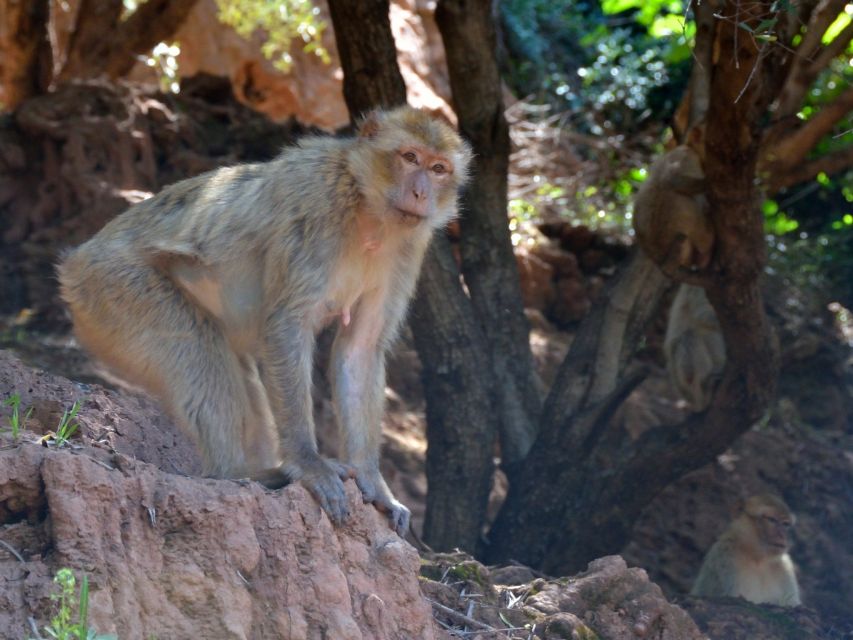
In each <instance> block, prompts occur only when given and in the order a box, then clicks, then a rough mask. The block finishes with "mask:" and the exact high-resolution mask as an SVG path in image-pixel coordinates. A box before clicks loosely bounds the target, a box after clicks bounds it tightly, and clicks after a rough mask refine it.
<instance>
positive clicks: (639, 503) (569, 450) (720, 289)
mask: <svg viewBox="0 0 853 640" xmlns="http://www.w3.org/2000/svg"><path fill="white" fill-rule="evenodd" d="M765 9H766V10H767V11H770V6H769V3H768V5H767V6H766V7H765ZM758 13H761V12H760V11H756V14H758ZM722 15H736V7H734V6H733V5H732V4H730V5H727V6H726V8H725V10H724V12H723V14H722ZM740 29H741V27H740V26H739V24H738V22H737V21H734V20H731V21H730V20H725V19H721V20H718V21H717V23H716V34H715V38H713V39H712V40H713V42H709V46H714V47H716V48H715V51H719V52H720V53H719V56H717V57H716V58H717V59H716V60H715V62H714V64H713V67H712V68H711V69H710V70H709V75H708V80H709V82H710V85H709V86H710V92H709V94H708V95H710V96H711V99H710V106H709V109H708V111H707V118H706V121H705V122H706V130H707V134H706V162H705V170H706V175H707V178H708V185H709V188H708V192H707V195H708V198H709V201H710V204H711V211H712V219H713V224H714V228H715V232H716V242H717V245H716V246H717V248H716V255H715V260H714V262H713V263H712V265H711V267H710V268H709V269H707V270H706V271H704V272H702V273H701V274H699V275H696V274H684V273H681V274H678V275H677V277H679V278H680V279H684V280H689V281H691V282H694V283H696V284H702V285H703V286H705V288H706V293H707V295H708V298H709V300H710V302H711V304H712V305H713V307H714V309H715V311H716V312H717V315H718V317H719V318H720V322H721V325H722V331H723V336H724V338H725V342H726V351H727V353H728V354H729V357H728V361H727V364H726V369H725V371H724V374H723V379H722V381H721V383H720V385H719V387H718V388H717V391H716V393H715V395H714V398H713V400H712V403H711V406H710V408H709V410H708V411H707V412H705V413H698V414H693V415H691V416H690V417H689V418H688V419H687V420H686V421H685V422H684V423H683V424H681V425H678V426H676V427H659V428H657V429H653V430H651V431H648V432H646V433H645V434H644V435H643V436H641V437H640V438H639V439H638V440H637V441H636V442H629V441H626V438H627V436H626V434H624V433H620V432H619V431H618V430H616V429H614V428H613V427H612V426H610V425H608V422H609V420H608V415H607V414H608V412H609V413H612V411H613V409H615V407H616V406H618V402H619V401H620V400H621V397H623V396H624V394H625V392H626V391H627V390H629V389H630V377H631V376H630V375H626V376H624V378H623V381H622V382H621V383H618V384H614V385H613V387H612V391H611V392H610V396H611V398H610V399H609V400H608V399H607V397H606V396H605V399H604V400H602V401H600V402H598V403H595V402H591V403H590V402H587V401H584V400H581V401H580V402H575V403H571V402H569V403H567V402H560V401H559V398H557V399H554V398H553V394H554V392H552V398H551V399H549V403H548V405H547V407H546V410H545V412H546V416H547V418H548V419H547V420H543V425H542V431H541V433H540V437H539V439H538V440H537V441H536V443H535V444H534V446H533V448H532V449H531V452H530V455H529V456H528V459H527V461H526V464H525V466H524V468H523V469H522V470H521V471H520V472H519V473H518V474H516V475H515V476H514V477H513V478H511V483H510V489H509V493H508V495H507V499H506V502H505V504H504V506H503V508H502V510H501V512H500V513H499V515H498V518H497V520H496V522H495V524H494V526H493V527H492V530H491V531H490V534H489V540H490V544H489V546H488V548H487V549H486V557H487V559H488V560H489V561H492V562H496V561H501V560H506V559H508V558H514V559H517V560H520V561H522V562H526V563H528V564H531V565H533V566H537V567H541V568H543V569H544V570H545V571H547V572H549V573H555V574H560V573H565V572H571V571H575V570H578V569H581V568H582V567H583V566H584V564H585V563H586V562H588V561H589V560H591V559H592V558H595V557H597V556H600V555H602V554H606V553H614V552H618V551H619V550H620V549H621V548H622V546H623V545H624V544H625V543H626V542H627V540H628V536H629V535H630V532H631V527H632V525H633V523H634V521H635V520H636V518H637V517H638V516H639V514H640V512H641V511H642V509H643V508H644V507H645V506H646V505H647V504H648V503H649V502H650V501H651V500H652V499H653V498H654V497H655V496H656V495H657V494H658V493H659V492H660V491H661V490H662V489H663V488H664V487H666V486H667V485H668V484H670V483H671V482H673V481H675V480H676V479H678V478H679V477H681V476H682V475H684V474H685V473H687V472H688V471H691V470H692V469H695V468H697V467H699V466H701V465H703V464H706V463H708V462H711V461H712V460H714V458H715V457H716V456H717V455H719V454H720V453H722V452H723V451H725V450H726V448H728V447H729V446H730V445H731V443H732V442H733V441H734V440H735V438H737V437H738V436H739V435H740V434H741V433H743V432H744V431H745V430H747V429H748V428H749V427H750V426H751V425H752V424H753V423H754V421H755V420H757V419H758V418H759V417H760V416H761V415H762V413H763V412H764V411H765V409H766V408H767V406H768V405H769V403H770V401H771V399H772V398H773V395H774V392H775V385H776V378H777V374H778V366H779V363H778V353H777V348H776V345H775V342H774V339H773V332H772V329H771V327H770V325H769V323H768V320H767V317H766V315H765V312H764V308H763V305H762V301H761V292H760V289H759V277H760V275H761V272H762V268H763V265H764V255H765V252H764V236H763V232H762V220H763V218H762V214H761V211H760V209H759V208H758V207H757V206H756V202H757V193H756V191H755V170H756V160H757V157H758V152H759V142H760V136H759V135H757V133H758V129H757V127H758V125H759V123H760V122H761V120H762V118H763V117H764V114H765V112H766V109H767V107H768V105H769V104H770V103H771V101H772V100H773V98H774V97H775V95H776V93H775V91H777V90H778V84H777V83H774V82H772V81H771V78H770V76H771V75H772V74H773V73H774V71H775V68H774V64H777V63H778V59H776V58H775V57H774V56H773V55H760V53H761V52H760V50H759V46H760V45H759V44H758V41H757V40H754V39H752V38H749V37H745V36H744V34H745V33H746V31H745V30H744V31H739V30H740ZM738 36H739V37H738ZM700 59H701V54H700ZM699 93H700V94H701V93H703V92H699ZM638 265H639V263H638V262H636V261H634V262H632V263H631V264H630V265H629V266H628V269H627V272H626V273H625V274H623V276H622V277H623V279H624V278H625V277H626V276H629V274H631V273H632V272H633V273H636V271H635V270H636V269H638V268H639V266H638ZM615 288H616V289H617V290H618V289H619V283H617V284H616V285H615ZM592 323H600V324H601V326H602V327H603V326H605V325H606V318H604V319H601V318H599V317H596V312H594V313H593V314H591V316H590V317H589V318H587V320H586V321H585V322H584V324H583V326H582V328H581V331H580V332H579V334H578V336H577V337H576V338H575V343H577V342H578V341H580V340H581V339H582V337H583V336H584V333H585V332H586V333H587V334H591V335H593V336H595V335H596V332H595V331H594V330H593V329H592V328H591V327H590V324H592ZM602 338H603V336H601V335H600V334H598V338H597V339H599V340H600V339H602ZM573 355H576V356H579V357H581V358H582V357H583V355H584V354H583V350H582V346H578V347H577V348H576V347H575V344H573V347H572V352H571V353H570V354H569V356H568V359H571V358H572V357H573ZM582 365H583V360H581V366H582ZM567 366H568V367H575V368H576V365H574V363H571V362H567V363H566V364H565V365H564V368H565V367H567ZM576 370H577V369H576ZM562 375H563V372H561V376H562ZM578 381H579V382H582V383H583V384H584V386H585V388H587V389H590V388H591V386H590V384H589V382H588V381H584V380H583V379H582V378H581V379H579V380H578ZM558 384H559V377H558ZM587 393H589V391H588V392H587ZM570 395H571V394H570ZM598 396H599V397H601V394H600V393H599V394H598ZM555 407H559V408H561V409H563V410H564V411H565V412H562V411H555V410H554V408H555ZM559 450H562V451H564V452H566V457H565V458H564V459H563V460H562V461H560V460H557V458H556V457H555V455H554V451H559ZM546 478H547V481H546ZM530 522H536V523H538V524H540V525H542V524H544V527H537V529H536V530H534V529H533V528H531V527H529V526H525V525H526V523H530Z"/></svg>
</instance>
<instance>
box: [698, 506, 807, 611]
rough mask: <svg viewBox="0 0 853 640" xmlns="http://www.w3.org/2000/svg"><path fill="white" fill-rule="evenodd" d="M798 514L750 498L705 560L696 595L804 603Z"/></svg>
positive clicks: (795, 604)
mask: <svg viewBox="0 0 853 640" xmlns="http://www.w3.org/2000/svg"><path fill="white" fill-rule="evenodd" d="M793 524H794V516H793V514H792V513H791V510H790V509H789V508H788V507H787V505H786V504H785V503H784V502H782V500H780V499H779V498H777V497H776V496H772V495H757V496H752V497H751V498H749V499H748V500H747V501H746V503H745V505H744V508H743V512H742V513H741V514H740V515H739V516H738V517H737V518H735V519H734V520H733V521H732V522H731V524H730V525H729V527H728V529H726V530H725V531H724V532H723V534H722V535H721V536H720V538H719V540H717V541H716V542H715V543H714V545H713V546H712V547H711V548H710V550H709V551H708V554H707V555H706V556H705V560H704V562H703V563H702V568H701V569H700V570H699V576H698V577H697V578H696V582H695V583H694V585H693V589H692V591H691V593H692V594H693V595H697V596H731V597H740V598H744V599H746V600H749V601H750V602H755V603H758V604H775V605H780V606H783V607H795V606H799V605H800V604H801V601H800V587H799V585H798V584H797V574H796V572H795V570H794V563H793V562H792V560H791V557H790V556H789V555H788V546H789V543H788V531H789V530H790V528H791V527H792V526H793Z"/></svg>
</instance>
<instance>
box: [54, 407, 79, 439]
mask: <svg viewBox="0 0 853 640" xmlns="http://www.w3.org/2000/svg"><path fill="white" fill-rule="evenodd" d="M78 411H80V401H79V400H75V401H74V404H73V405H72V406H71V409H66V410H65V411H64V412H63V414H62V418H61V419H60V421H59V426H58V427H57V428H56V435H55V436H54V443H55V444H56V446H57V447H62V446H64V445H66V444H67V443H68V440H69V439H70V438H71V436H73V435H74V434H75V433H76V432H77V429H79V428H80V424H79V423H78V422H76V421H75V418H76V417H77V412H78Z"/></svg>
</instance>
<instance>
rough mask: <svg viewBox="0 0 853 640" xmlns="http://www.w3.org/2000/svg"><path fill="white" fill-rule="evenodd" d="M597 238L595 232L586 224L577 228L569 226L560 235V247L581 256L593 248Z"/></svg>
mask: <svg viewBox="0 0 853 640" xmlns="http://www.w3.org/2000/svg"><path fill="white" fill-rule="evenodd" d="M595 238H596V236H595V232H594V231H592V229H590V228H589V227H588V226H586V225H585V224H581V225H578V226H577V227H573V226H571V225H568V226H565V227H563V229H562V232H561V233H560V245H561V246H562V247H563V248H564V249H566V250H567V251H571V252H572V253H577V254H579V253H582V252H583V251H586V250H587V249H589V248H590V247H592V245H593V243H594V242H595Z"/></svg>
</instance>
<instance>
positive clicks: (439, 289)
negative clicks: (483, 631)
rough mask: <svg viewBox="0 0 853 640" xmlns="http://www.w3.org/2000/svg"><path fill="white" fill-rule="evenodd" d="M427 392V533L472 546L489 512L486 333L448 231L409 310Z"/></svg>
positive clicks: (491, 426) (447, 544) (431, 538)
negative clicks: (464, 288)
mask: <svg viewBox="0 0 853 640" xmlns="http://www.w3.org/2000/svg"><path fill="white" fill-rule="evenodd" d="M410 322H411V326H412V331H413V333H414V336H415V346H416V347H417V350H418V355H419V357H420V359H421V363H422V365H423V385H424V396H425V398H426V414H427V415H426V417H427V440H428V443H429V446H428V448H427V459H426V474H427V481H428V484H429V492H428V493H427V503H426V518H425V520H424V529H423V537H424V540H425V541H426V542H427V544H429V545H430V546H432V547H433V548H434V549H453V548H454V547H459V548H461V549H466V550H468V551H471V552H473V551H474V550H475V549H476V548H477V544H478V542H479V538H480V528H481V527H482V523H483V522H484V521H485V517H486V506H487V503H488V497H489V490H490V489H491V483H492V475H493V474H494V463H493V462H492V458H493V455H494V452H493V450H492V443H493V442H494V438H495V433H496V419H495V412H494V405H493V403H492V400H493V393H492V387H491V385H490V384H488V376H485V375H484V372H488V371H491V368H490V367H491V362H490V359H489V349H488V344H487V342H486V337H485V336H484V335H483V333H482V332H481V331H480V328H479V326H478V325H477V322H476V320H475V316H474V311H473V308H472V305H471V301H470V300H469V299H468V298H467V297H466V296H465V294H464V292H463V291H462V289H461V287H460V286H459V269H458V268H457V266H456V262H455V260H454V259H453V255H452V253H451V249H450V243H449V242H448V240H447V238H445V237H439V238H436V239H435V240H434V241H433V246H432V248H431V249H430V251H429V253H428V254H427V257H426V259H425V260H424V266H423V269H422V272H421V279H420V282H419V285H418V293H417V297H416V299H415V303H414V305H413V309H412V314H411V320H410Z"/></svg>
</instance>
